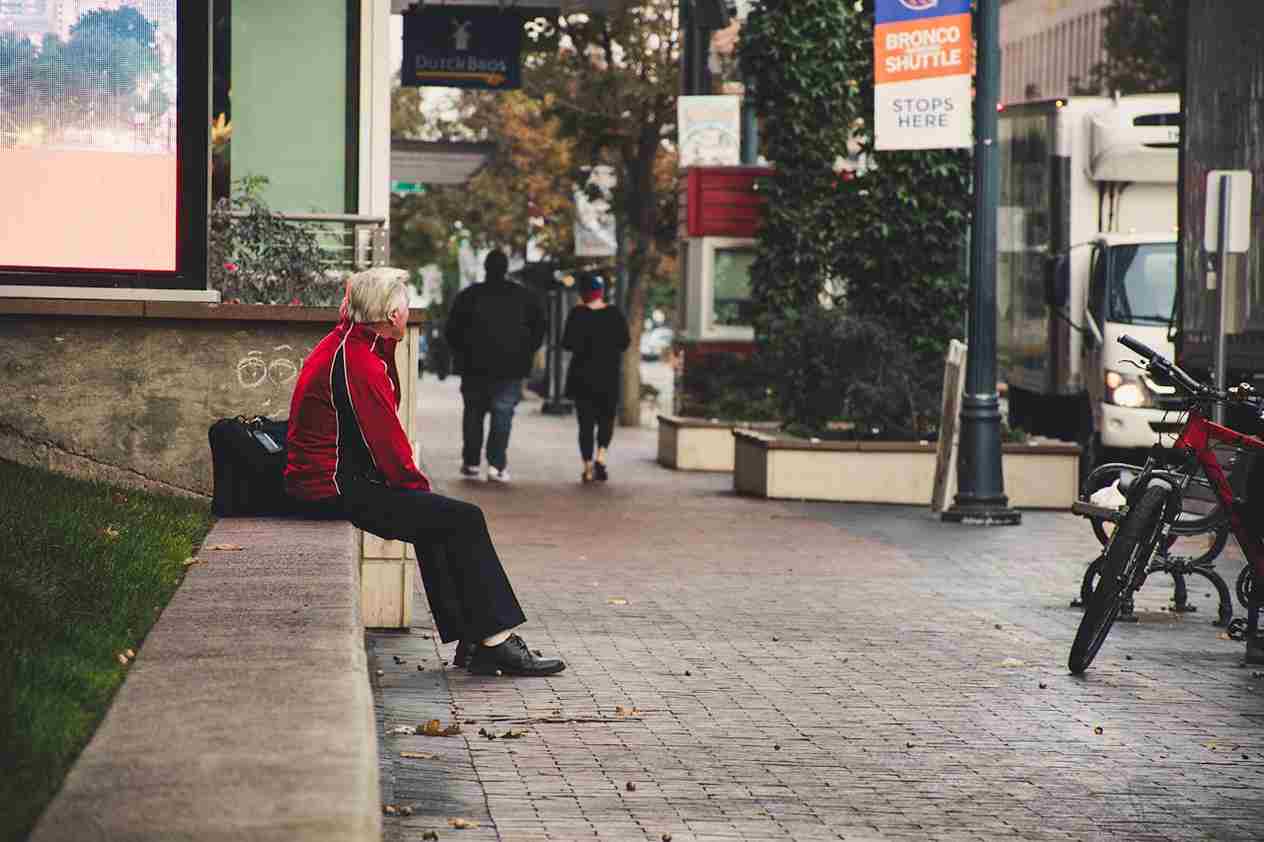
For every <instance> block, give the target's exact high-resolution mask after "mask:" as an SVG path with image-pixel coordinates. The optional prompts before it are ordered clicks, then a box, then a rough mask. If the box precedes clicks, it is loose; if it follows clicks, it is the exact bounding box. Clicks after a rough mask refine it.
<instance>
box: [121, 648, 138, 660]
mask: <svg viewBox="0 0 1264 842" xmlns="http://www.w3.org/2000/svg"><path fill="white" fill-rule="evenodd" d="M123 654H124V655H126V656H127V657H129V658H135V657H136V650H134V649H128V650H127V651H126V652H124V653H123Z"/></svg>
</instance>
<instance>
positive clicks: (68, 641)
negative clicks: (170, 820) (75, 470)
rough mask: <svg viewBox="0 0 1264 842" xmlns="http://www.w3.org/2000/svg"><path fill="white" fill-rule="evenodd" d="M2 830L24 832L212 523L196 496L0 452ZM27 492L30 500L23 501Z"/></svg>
mask: <svg viewBox="0 0 1264 842" xmlns="http://www.w3.org/2000/svg"><path fill="white" fill-rule="evenodd" d="M0 486H3V487H4V489H5V493H4V494H3V495H0V768H3V769H4V770H5V773H4V774H3V775H0V804H3V805H4V809H3V810H0V840H18V839H24V838H25V837H26V834H27V832H28V831H29V829H30V826H31V825H32V824H33V823H34V821H35V819H36V817H37V816H38V815H39V813H40V811H41V810H42V809H43V808H44V805H45V804H46V803H47V802H48V801H49V800H50V799H51V798H52V796H53V794H54V793H55V792H56V791H57V788H58V787H59V786H60V785H61V781H62V778H63V777H64V776H65V774H66V772H67V771H68V770H69V768H70V765H71V764H72V763H73V762H74V759H75V757H76V756H77V755H78V753H79V752H80V750H81V749H82V748H83V746H84V745H86V744H87V741H88V739H89V737H91V735H92V732H93V730H95V728H96V726H97V723H98V722H99V721H100V720H101V717H103V716H104V715H105V711H106V709H107V707H108V706H109V703H110V699H111V698H112V697H113V695H114V691H115V690H116V689H117V688H118V686H119V685H120V684H121V683H122V681H123V677H124V675H125V673H126V667H124V666H122V665H121V664H120V663H119V662H118V660H117V656H118V653H120V652H123V651H125V650H127V649H129V648H131V649H136V648H139V646H140V643H141V641H142V640H143V639H144V637H145V635H146V634H147V633H148V631H149V628H150V626H152V625H153V623H154V621H155V620H156V619H157V617H158V612H159V611H160V610H161V608H162V607H163V606H165V605H166V604H167V601H168V600H169V599H170V598H171V595H172V594H173V593H174V592H175V589H176V586H177V585H178V584H179V582H180V580H181V578H182V576H183V570H184V567H183V564H182V562H183V560H184V559H186V558H188V557H189V556H190V555H192V554H193V550H194V548H195V547H196V546H197V545H198V544H199V543H200V542H201V541H202V539H203V537H204V536H205V535H206V532H207V529H208V528H209V526H210V512H209V511H208V508H207V505H206V504H205V503H204V502H200V501H194V500H186V499H181V498H171V497H162V496H158V495H152V494H145V493H141V492H135V491H130V490H127V491H124V490H120V489H116V488H112V487H110V486H107V485H103V484H99V483H88V482H82V481H79V480H73V479H69V478H66V477H62V476H58V475H56V474H51V473H48V472H46V471H41V470H37V469H34V468H27V467H24V466H20V465H16V464H13V463H11V462H5V461H0ZM32 501H39V505H38V506H32V505H31V503H32Z"/></svg>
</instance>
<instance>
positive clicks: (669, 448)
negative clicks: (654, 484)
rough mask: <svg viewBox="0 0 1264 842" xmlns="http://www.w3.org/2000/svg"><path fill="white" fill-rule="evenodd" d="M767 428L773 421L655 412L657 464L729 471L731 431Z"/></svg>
mask: <svg viewBox="0 0 1264 842" xmlns="http://www.w3.org/2000/svg"><path fill="white" fill-rule="evenodd" d="M739 428H740V429H744V430H758V431H769V432H771V431H772V430H775V429H776V428H777V424H776V422H766V423H751V422H749V421H747V422H741V421H718V420H708V419H705V418H684V417H681V416H679V415H660V416H658V464H660V465H662V466H663V467H665V468H673V469H675V470H677V471H732V470H733V444H734V438H733V432H734V430H737V429H739Z"/></svg>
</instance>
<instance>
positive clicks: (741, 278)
mask: <svg viewBox="0 0 1264 842" xmlns="http://www.w3.org/2000/svg"><path fill="white" fill-rule="evenodd" d="M754 262H755V251H754V249H750V248H717V249H716V250H715V275H714V278H715V283H714V285H713V286H714V289H713V293H712V294H713V299H712V301H713V306H712V313H713V314H714V323H715V324H716V325H724V326H747V325H750V324H751V323H752V313H751V291H750V269H751V264H752V263H754Z"/></svg>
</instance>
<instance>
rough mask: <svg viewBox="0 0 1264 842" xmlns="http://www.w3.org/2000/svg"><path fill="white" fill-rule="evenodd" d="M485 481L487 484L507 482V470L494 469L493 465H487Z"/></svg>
mask: <svg viewBox="0 0 1264 842" xmlns="http://www.w3.org/2000/svg"><path fill="white" fill-rule="evenodd" d="M487 481H488V482H509V469H508V468H504V469H500V468H497V467H495V466H494V465H488V466H487Z"/></svg>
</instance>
